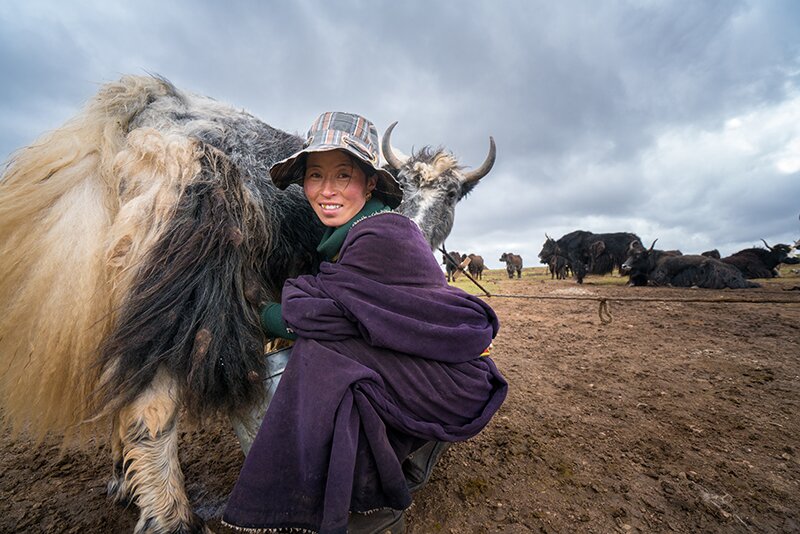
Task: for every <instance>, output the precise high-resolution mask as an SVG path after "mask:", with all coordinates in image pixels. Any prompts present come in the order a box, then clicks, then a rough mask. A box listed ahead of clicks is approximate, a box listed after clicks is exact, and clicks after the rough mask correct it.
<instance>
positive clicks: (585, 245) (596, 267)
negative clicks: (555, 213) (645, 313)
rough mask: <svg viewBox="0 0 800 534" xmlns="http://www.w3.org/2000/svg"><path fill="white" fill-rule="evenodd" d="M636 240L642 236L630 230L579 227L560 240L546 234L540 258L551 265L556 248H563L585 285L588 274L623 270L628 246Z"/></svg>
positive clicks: (579, 281)
mask: <svg viewBox="0 0 800 534" xmlns="http://www.w3.org/2000/svg"><path fill="white" fill-rule="evenodd" d="M633 241H640V242H641V240H640V239H639V236H637V235H636V234H632V233H628V232H613V233H605V234H593V233H592V232H587V231H585V230H575V231H574V232H570V233H568V234H565V235H563V236H562V237H561V238H559V239H558V240H555V239H553V238H551V237H547V236H546V240H545V242H544V245H542V250H541V251H540V252H539V260H540V261H541V262H542V263H545V264H549V262H550V258H551V257H552V256H553V255H554V254H555V251H556V250H557V249H558V250H560V253H561V254H562V255H564V256H565V257H566V258H567V261H568V263H569V268H570V270H571V271H572V272H573V273H574V274H575V278H576V280H577V282H578V283H579V284H582V283H583V279H584V277H585V276H586V275H587V274H598V275H603V274H608V273H611V272H613V270H614V269H615V268H616V269H621V267H622V264H623V263H624V262H625V260H626V259H627V257H628V247H629V246H630V244H631V243H632V242H633ZM556 247H557V249H556ZM620 274H622V271H621V270H620Z"/></svg>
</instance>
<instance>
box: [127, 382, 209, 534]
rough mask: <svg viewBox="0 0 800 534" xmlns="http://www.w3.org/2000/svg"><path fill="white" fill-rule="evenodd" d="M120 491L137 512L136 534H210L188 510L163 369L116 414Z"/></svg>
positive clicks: (172, 394)
mask: <svg viewBox="0 0 800 534" xmlns="http://www.w3.org/2000/svg"><path fill="white" fill-rule="evenodd" d="M118 431H119V436H120V437H121V441H122V460H123V471H124V486H123V489H125V490H126V493H128V492H129V493H130V494H131V497H132V500H133V502H135V503H136V505H137V506H138V507H139V512H140V515H139V522H138V523H136V528H135V529H134V533H135V534H162V533H163V534H166V533H170V534H172V533H180V534H189V533H209V532H210V530H208V529H207V528H206V526H205V523H204V522H203V520H202V519H201V518H200V517H199V516H198V515H197V514H195V513H194V512H193V511H192V508H191V506H190V505H189V499H188V497H187V496H186V490H185V488H184V480H183V473H182V472H181V467H180V464H179V463H178V388H177V385H176V383H175V381H174V380H173V379H172V378H170V377H169V376H168V375H167V373H166V372H165V371H163V370H161V371H159V372H158V373H157V374H156V377H155V379H154V380H153V383H152V384H151V385H150V387H149V388H148V389H147V390H145V391H144V392H143V393H142V394H141V395H139V397H138V398H137V399H136V400H135V401H133V402H132V403H131V404H129V405H127V406H125V407H124V408H123V409H122V410H120V414H119V427H118Z"/></svg>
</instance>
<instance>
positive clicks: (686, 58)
mask: <svg viewBox="0 0 800 534" xmlns="http://www.w3.org/2000/svg"><path fill="white" fill-rule="evenodd" d="M798 28H800V2H797V1H795V0H785V1H770V0H743V1H737V0H719V1H703V0H686V1H681V0H675V1H658V0H638V1H632V0H631V1H625V0H614V1H611V0H609V1H603V2H598V1H595V0H585V1H577V0H574V1H573V0H568V1H559V2H552V1H549V0H541V1H534V0H520V1H503V0H493V1H490V0H486V1H482V2H481V1H469V0H467V1H464V0H458V1H457V0H451V1H408V2H396V1H378V0H376V1H368V0H364V1H357V0H351V1H336V2H326V1H322V0H320V1H289V0H284V1H279V0H275V1H266V0H265V1H255V0H253V1H237V0H228V1H224V2H223V1H215V2H212V1H206V2H202V1H191V2H190V1H179V0H171V1H162V0H157V1H150V0H136V1H119V2H117V1H111V0H97V1H69V2H63V1H52V2H42V1H35V0H6V1H4V2H2V3H0V72H2V79H3V82H2V84H0V124H1V125H2V128H0V159H3V160H5V159H6V158H7V157H8V156H9V155H10V154H11V153H12V152H13V151H14V150H15V149H17V148H20V147H23V146H25V145H27V144H29V143H31V142H32V141H34V140H35V139H36V138H37V137H38V136H39V135H40V134H42V133H44V132H45V131H47V130H50V129H54V128H57V127H58V126H59V125H60V124H62V123H63V122H64V121H65V120H66V119H68V118H69V117H71V116H72V115H74V114H76V113H77V112H78V110H79V109H80V108H81V107H82V105H83V104H84V103H85V102H86V101H87V100H88V99H89V98H91V96H92V95H93V94H94V93H95V92H96V91H97V89H98V87H99V86H100V85H101V84H102V83H105V82H108V81H113V80H116V79H118V78H119V77H120V76H121V75H123V74H146V73H157V74H160V75H162V76H164V77H166V78H168V79H170V80H171V81H172V82H173V83H174V84H175V85H176V86H178V87H179V88H181V89H185V90H188V91H192V92H195V93H200V94H205V95H208V96H211V97H214V98H216V99H217V100H221V101H223V102H227V103H229V104H231V105H233V106H235V107H237V108H243V109H246V110H248V111H249V112H251V113H253V114H254V115H256V116H258V117H259V118H261V119H263V120H264V121H265V122H267V123H269V124H271V125H272V126H275V127H278V128H282V129H284V130H287V131H290V132H300V133H303V132H305V130H306V129H307V128H308V126H309V125H310V124H311V122H312V121H313V120H314V118H315V117H316V116H317V115H318V114H319V113H320V112H322V111H326V110H341V111H351V112H356V113H360V114H362V115H365V116H367V117H368V118H370V119H371V120H372V121H373V122H375V124H376V125H377V127H378V129H379V131H380V132H381V133H382V132H383V130H384V129H385V128H386V127H387V126H388V125H389V124H390V123H391V122H393V121H395V120H396V121H399V124H398V126H397V128H396V129H395V132H394V135H393V143H394V144H395V145H396V146H397V147H398V148H399V149H400V150H402V151H403V152H406V153H408V152H410V151H411V150H412V148H413V147H416V148H419V147H421V146H424V145H434V146H438V145H443V146H446V147H447V148H449V149H450V150H452V151H453V152H454V153H455V154H456V155H457V156H458V157H459V159H460V161H461V162H462V163H463V164H464V165H466V166H468V167H470V166H477V165H479V164H480V163H481V162H482V161H483V159H484V157H485V156H486V153H487V150H488V138H489V135H492V136H494V138H495V140H496V142H497V146H498V157H497V164H496V165H495V168H494V170H493V171H492V173H491V174H490V175H489V176H487V177H486V178H484V180H483V181H482V182H481V184H479V186H478V187H477V188H476V189H475V190H474V192H473V193H472V194H471V195H469V196H468V197H467V198H466V199H465V200H463V201H462V202H461V204H459V206H458V209H457V210H456V224H455V228H454V230H453V232H452V234H451V236H450V238H449V239H448V241H447V245H448V247H449V248H450V249H453V250H459V251H461V252H476V253H479V254H482V255H483V256H484V257H485V258H486V259H487V263H488V265H489V267H498V266H500V262H499V261H497V258H499V256H500V254H501V253H502V252H504V251H510V252H515V253H518V254H521V255H522V256H523V258H524V259H525V264H526V265H528V266H533V265H536V264H537V261H538V260H537V258H536V255H537V254H538V252H539V249H540V248H541V245H542V242H543V241H544V234H545V232H546V233H548V234H549V235H550V236H553V237H560V236H561V235H563V234H565V233H567V232H569V231H572V230H575V229H583V230H590V231H592V232H616V231H630V232H635V233H637V234H638V235H639V236H641V237H642V239H643V240H644V241H645V242H646V243H647V244H649V242H650V241H652V240H653V239H655V238H658V239H659V241H658V246H659V247H660V248H668V249H671V248H679V249H681V250H683V251H684V252H685V253H699V252H701V251H703V250H707V249H711V248H718V249H719V250H720V251H721V252H722V253H723V255H725V254H729V253H732V252H735V251H736V250H739V249H741V248H745V247H749V246H754V245H760V244H761V242H760V240H761V239H762V238H763V239H766V240H767V241H768V242H769V243H770V244H773V243H776V242H784V243H786V242H793V241H794V240H796V239H798V238H800V220H798V214H800V31H799V30H798Z"/></svg>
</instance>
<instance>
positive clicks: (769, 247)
mask: <svg viewBox="0 0 800 534" xmlns="http://www.w3.org/2000/svg"><path fill="white" fill-rule="evenodd" d="M761 241H762V242H763V243H764V244H765V245H766V246H767V248H768V249H769V250H770V251H771V250H772V247H771V246H769V245H767V242H766V241H764V240H763V239H762V240H761Z"/></svg>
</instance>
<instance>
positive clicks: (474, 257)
mask: <svg viewBox="0 0 800 534" xmlns="http://www.w3.org/2000/svg"><path fill="white" fill-rule="evenodd" d="M467 259H469V262H468V263H467V270H468V271H469V274H470V276H472V278H474V279H476V280H483V270H484V269H485V268H486V265H485V264H484V262H483V256H479V255H478V254H462V255H461V261H462V262H466V261H467Z"/></svg>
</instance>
